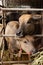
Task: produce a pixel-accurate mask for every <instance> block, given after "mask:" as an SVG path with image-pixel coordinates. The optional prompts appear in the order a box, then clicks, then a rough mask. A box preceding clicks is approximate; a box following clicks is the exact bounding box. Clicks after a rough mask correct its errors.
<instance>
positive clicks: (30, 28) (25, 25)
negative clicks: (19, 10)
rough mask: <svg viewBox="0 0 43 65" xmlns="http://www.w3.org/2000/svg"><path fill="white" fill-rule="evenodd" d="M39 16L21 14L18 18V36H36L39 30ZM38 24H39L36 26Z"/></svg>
mask: <svg viewBox="0 0 43 65" xmlns="http://www.w3.org/2000/svg"><path fill="white" fill-rule="evenodd" d="M40 18H41V17H40V15H37V14H36V15H33V16H32V14H23V15H21V16H20V18H19V28H18V31H17V35H18V36H20V37H21V36H24V35H33V34H38V33H40V31H41V28H40ZM38 23H39V24H38Z"/></svg>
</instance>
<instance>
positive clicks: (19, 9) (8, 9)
mask: <svg viewBox="0 0 43 65" xmlns="http://www.w3.org/2000/svg"><path fill="white" fill-rule="evenodd" d="M0 10H2V11H16V10H17V11H23V10H25V11H43V9H39V8H0Z"/></svg>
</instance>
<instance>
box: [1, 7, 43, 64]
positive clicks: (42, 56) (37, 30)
mask: <svg viewBox="0 0 43 65" xmlns="http://www.w3.org/2000/svg"><path fill="white" fill-rule="evenodd" d="M1 10H2V12H3V15H2V24H1V25H2V26H1V29H0V30H1V34H0V37H2V40H1V42H0V43H2V45H0V46H1V47H0V49H1V55H0V64H2V65H7V64H9V65H14V64H15V65H16V64H20V65H21V64H27V65H32V64H33V65H35V63H34V62H37V63H36V65H38V64H40V65H41V64H42V65H43V9H37V8H28V7H26V8H25V7H23V8H19V7H18V8H1ZM12 12H13V13H14V15H15V18H16V17H17V18H16V19H14V18H13V17H14V16H11V17H10V18H12V20H13V19H14V20H16V21H18V22H17V23H19V24H17V25H18V26H17V25H15V24H13V23H12V24H11V23H10V22H8V21H7V20H6V16H7V15H9V13H10V14H11V13H12ZM15 12H16V13H19V14H15ZM24 14H25V15H26V14H28V15H32V17H31V16H30V18H28V17H27V18H26V17H25V16H24V17H23V18H22V15H24ZM11 15H12V14H11ZM20 17H21V18H20ZM19 18H20V19H19ZM8 20H9V21H10V20H11V19H9V18H8ZM12 20H11V22H13V21H14V20H13V21H12ZM6 21H7V23H6ZM21 22H24V23H21ZM25 22H26V23H25ZM21 24H22V25H21ZM24 24H25V25H24ZM28 24H29V25H28ZM7 25H8V26H10V27H8V28H7ZM32 25H33V26H32ZM13 26H17V28H18V27H19V28H18V30H17V31H16V29H14V28H15V27H14V28H13ZM26 27H27V28H29V30H27V28H26ZM7 29H8V30H7ZM11 29H12V30H11ZM24 29H25V30H26V31H28V32H29V33H27V32H26V31H25V30H24ZM6 30H7V31H8V32H7V33H6ZM12 31H13V32H12ZM18 31H19V32H18ZM15 32H16V34H17V37H16V34H15ZM22 32H23V33H22ZM28 35H29V36H28ZM6 38H7V39H6ZM13 38H14V39H13ZM15 40H16V42H15ZM12 42H13V43H12ZM8 43H9V44H11V45H12V46H11V45H9V44H8ZM14 43H17V44H16V45H15V44H14ZM28 43H29V45H27V44H28ZM6 44H7V45H6ZM29 46H30V47H31V48H32V49H31V48H30V47H29ZM6 47H9V48H8V49H6ZM12 47H14V48H12ZM15 49H17V50H16V51H14V52H13V50H15ZM29 49H30V50H29ZM9 50H11V52H10V51H9ZM18 52H19V53H18ZM9 53H10V54H9ZM10 55H11V57H10ZM12 55H13V57H12ZM35 59H36V60H37V61H36V60H35Z"/></svg>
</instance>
